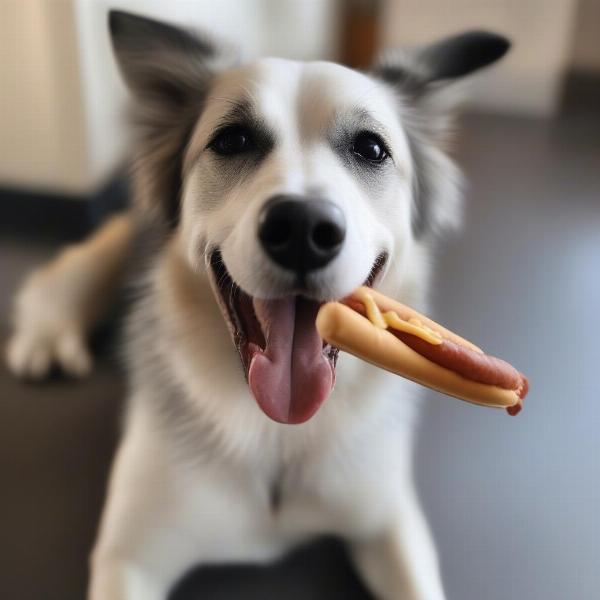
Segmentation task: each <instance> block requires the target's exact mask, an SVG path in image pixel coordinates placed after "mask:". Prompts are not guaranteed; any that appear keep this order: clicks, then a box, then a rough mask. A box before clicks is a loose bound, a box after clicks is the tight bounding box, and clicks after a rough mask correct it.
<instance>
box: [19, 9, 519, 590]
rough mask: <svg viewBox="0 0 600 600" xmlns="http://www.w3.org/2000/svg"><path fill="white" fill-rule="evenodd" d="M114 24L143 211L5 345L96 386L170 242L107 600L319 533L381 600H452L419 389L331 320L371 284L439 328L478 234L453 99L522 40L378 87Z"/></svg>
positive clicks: (131, 359)
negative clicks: (437, 297) (141, 241)
mask: <svg viewBox="0 0 600 600" xmlns="http://www.w3.org/2000/svg"><path fill="white" fill-rule="evenodd" d="M109 22H110V32H111V37H112V43H113V47H114V51H115V55H116V58H117V61H118V64H119V67H120V70H121V72H122V74H123V76H124V79H125V81H126V82H127V84H128V86H129V89H130V90H131V93H132V96H133V99H134V104H133V107H134V108H133V116H134V119H135V121H136V123H137V127H138V134H139V135H138V138H137V142H136V145H135V156H134V171H133V182H134V207H133V208H132V209H131V211H130V212H128V213H125V214H122V215H119V216H117V217H115V218H113V219H112V220H111V221H110V222H108V223H107V224H106V225H104V226H103V227H102V228H101V229H100V231H99V232H97V233H96V234H95V235H94V236H93V237H92V238H91V239H89V240H87V241H85V242H83V243H81V244H79V245H78V246H75V247H73V248H71V249H69V250H67V251H66V252H64V253H63V254H62V255H61V256H59V258H58V259H56V260H55V261H54V263H52V264H51V265H50V266H48V267H45V268H43V269H42V270H41V271H38V272H37V273H35V274H34V275H32V276H31V277H30V279H29V280H28V281H27V282H26V283H25V285H24V287H23V288H22V290H21V291H20V293H19V295H18V297H17V300H16V311H15V332H14V335H13V337H12V339H11V341H10V343H9V347H8V362H9V364H10V366H11V368H12V370H13V371H14V372H16V373H17V374H20V375H22V376H30V377H43V376H44V375H45V374H46V373H47V372H48V370H49V368H50V367H51V366H52V365H53V364H58V365H60V366H61V367H62V368H63V369H64V370H65V371H67V372H68V373H71V374H74V375H84V374H86V373H87V372H89V370H90V368H91V362H92V358H91V355H90V353H89V350H88V348H87V341H86V340H87V337H88V335H89V332H90V330H91V329H92V328H93V327H94V326H95V325H96V324H97V323H98V322H99V321H100V320H101V318H102V316H103V315H104V314H105V313H106V312H107V310H108V308H109V307H110V306H111V303H112V299H113V298H114V295H115V290H116V289H117V288H118V285H119V281H120V280H121V279H122V276H123V275H122V273H123V270H124V265H125V263H126V257H127V256H128V254H130V253H131V251H132V250H131V249H132V246H133V241H132V240H133V239H134V237H135V235H136V233H135V231H136V228H137V226H136V225H135V224H136V223H146V224H147V223H150V224H151V225H149V226H148V229H151V230H153V231H155V232H156V231H158V232H159V233H157V234H156V233H155V234H154V235H155V239H157V240H158V242H156V243H155V246H156V249H155V251H154V252H152V253H151V254H152V256H151V258H150V259H149V261H148V262H149V264H148V267H147V269H146V270H145V271H144V274H143V275H140V276H139V278H138V279H139V281H138V282H137V284H136V296H137V300H136V302H135V304H134V306H133V308H132V309H131V313H130V315H129V316H128V318H127V325H126V333H125V340H126V341H125V347H126V349H125V356H126V364H127V368H128V373H129V381H130V390H131V393H130V398H129V402H128V408H127V414H126V418H125V423H124V433H123V437H122V441H121V443H120V447H119V449H118V452H117V455H116V458H115V462H114V466H113V470H112V475H111V478H110V484H109V492H108V499H107V502H106V506H105V509H104V513H103V517H102V521H101V526H100V530H99V536H98V539H97V542H96V545H95V549H94V551H93V556H92V559H91V582H90V588H89V596H88V598H89V600H164V599H165V598H166V597H167V595H168V593H169V590H170V589H171V588H172V587H173V585H174V583H175V582H176V581H177V580H178V579H179V578H180V577H181V576H182V575H183V574H184V573H185V572H186V571H188V569H190V568H191V567H193V566H195V565H198V564H205V565H208V564H214V563H226V562H255V563H256V562H259V563H260V562H265V561H271V560H273V559H275V558H277V557H278V556H281V555H282V554H283V553H285V552H286V551H288V550H289V549H290V548H292V547H293V546H295V545H297V544H299V543H302V542H304V541H306V540H308V539H310V538H312V537H314V536H317V535H320V534H333V535H337V536H340V537H341V538H342V539H343V540H345V542H346V543H347V546H348V549H349V554H350V556H351V557H352V560H353V561H354V564H355V565H356V568H357V570H358V572H359V574H360V575H361V577H362V579H363V580H364V582H365V584H366V585H367V586H368V588H369V589H370V590H371V592H372V594H373V595H374V597H376V598H380V599H386V600H400V599H402V600H442V599H443V598H444V597H445V595H444V590H443V585H442V581H441V576H440V570H439V566H438V560H437V557H436V552H435V548H434V543H433V541H432V536H431V534H430V531H429V528H428V526H427V524H426V520H425V518H424V516H423V513H422V511H421V509H420V507H419V504H418V500H417V496H416V493H415V488H414V482H413V475H412V451H413V442H414V434H415V424H416V419H417V415H418V407H419V394H418V390H417V389H416V388H415V386H414V385H413V384H411V383H407V382H404V381H403V380H400V379H399V378H398V377H395V376H393V375H391V374H388V373H385V372H383V371H381V370H378V369H376V368H374V367H372V366H370V365H368V364H366V363H364V362H361V361H359V360H357V359H355V358H353V357H351V356H348V355H342V356H338V352H337V350H336V349H335V348H331V347H329V346H327V345H324V343H323V342H322V340H321V339H320V338H319V336H318V334H317V332H316V329H315V325H314V320H315V316H316V313H317V311H318V308H319V306H320V304H321V303H323V302H324V301H327V300H331V299H339V298H342V297H344V296H346V295H347V294H349V293H350V292H351V291H352V290H353V289H355V288H356V287H358V286H360V285H362V284H367V285H371V286H374V287H376V288H378V289H381V290H382V291H383V292H384V293H386V294H388V295H390V296H392V297H394V298H398V299H400V300H401V301H403V302H406V303H408V304H410V305H412V306H415V307H417V308H419V309H421V310H423V309H425V308H426V299H427V292H428V288H429V280H430V277H431V262H432V260H431V258H432V249H433V248H434V247H435V243H436V241H437V240H438V239H439V238H440V233H442V232H444V231H446V230H449V229H452V228H456V227H457V226H458V225H459V223H460V215H461V210H460V181H461V179H460V175H459V171H458V170H457V168H456V167H455V166H454V164H453V162H452V160H451V159H450V158H449V156H448V153H447V137H448V133H449V131H450V129H451V125H452V116H453V113H454V109H455V107H456V103H457V94H456V88H457V85H458V82H459V81H460V80H461V79H462V78H463V77H464V76H466V75H469V74H470V73H472V72H473V71H475V70H477V69H479V68H482V67H485V66H487V65H489V64H491V63H493V62H495V61H496V60H497V59H499V58H500V57H501V56H502V55H503V54H504V53H505V52H506V50H507V49H508V45H509V44H508V42H507V40H506V39H505V38H503V37H501V36H498V35H495V34H492V33H488V32H482V31H473V32H467V33H464V34H460V35H456V36H453V37H450V38H447V39H444V40H442V41H441V42H438V43H435V44H433V45H431V46H427V47H425V48H420V49H415V50H412V51H410V52H395V53H390V54H388V55H387V56H385V57H384V58H383V59H382V60H381V61H380V62H378V63H377V64H376V65H375V66H374V67H373V69H372V70H371V71H369V72H367V73H360V72H357V71H354V70H351V69H348V68H345V67H343V66H339V65H336V64H333V63H328V62H311V63H300V62H293V61H288V60H279V59H271V58H269V59H261V60H258V61H256V62H252V63H250V64H242V65H240V64H237V63H236V59H235V57H234V54H233V53H232V52H231V51H230V50H229V49H226V48H225V47H224V46H222V45H219V44H217V43H215V42H214V41H210V40H208V39H207V38H202V37H198V36H197V35H196V34H194V33H192V32H190V31H187V30H183V29H180V28H178V27H175V26H173V25H170V24H166V23H162V22H158V21H154V20H150V19H147V18H144V17H141V16H136V15H132V14H129V13H123V12H119V11H113V12H111V13H110V17H109ZM224 48H225V49H224Z"/></svg>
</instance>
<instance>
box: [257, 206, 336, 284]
mask: <svg viewBox="0 0 600 600" xmlns="http://www.w3.org/2000/svg"><path fill="white" fill-rule="evenodd" d="M345 236H346V220H345V218H344V213H343V212H342V210H341V209H340V208H339V207H338V206H336V205H335V204H333V202H329V201H327V200H311V199H306V198H302V197H299V196H288V195H279V196H275V197H273V198H271V199H270V200H269V201H268V202H267V203H266V204H265V206H264V207H263V209H262V211H261V213H260V217H259V226H258V237H259V239H260V241H261V244H262V246H263V248H264V249H265V251H266V252H267V254H268V255H269V256H270V257H271V258H272V259H273V260H274V261H275V262H276V263H277V264H279V265H281V266H282V267H284V268H285V269H289V270H291V271H294V272H296V273H305V272H307V271H312V270H314V269H318V268H319V267H323V266H325V265H326V264H327V263H329V262H330V261H331V260H333V259H334V258H335V257H336V256H337V255H338V253H339V251H340V250H341V248H342V244H343V242H344V237H345Z"/></svg>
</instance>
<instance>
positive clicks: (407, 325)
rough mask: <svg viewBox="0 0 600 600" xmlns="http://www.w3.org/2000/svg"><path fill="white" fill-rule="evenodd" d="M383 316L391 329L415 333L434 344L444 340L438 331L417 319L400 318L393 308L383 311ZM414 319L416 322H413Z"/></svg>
mask: <svg viewBox="0 0 600 600" xmlns="http://www.w3.org/2000/svg"><path fill="white" fill-rule="evenodd" d="M383 318H384V319H385V321H386V323H387V324H388V325H389V326H390V327H391V328H392V329H395V330H396V331H403V332H405V333H411V334H412V335H416V336H417V337H420V338H421V339H422V340H424V341H426V342H429V343H430V344H433V345H434V346H439V345H440V344H441V343H442V342H443V341H444V340H443V339H442V336H441V335H440V334H439V333H437V332H436V331H433V329H430V328H429V327H427V326H426V325H423V324H421V322H420V321H419V320H418V319H411V320H410V321H405V320H404V319H401V318H400V317H399V316H398V315H397V314H396V313H395V312H394V311H393V310H390V311H389V312H386V313H384V314H383ZM415 321H417V322H416V323H415Z"/></svg>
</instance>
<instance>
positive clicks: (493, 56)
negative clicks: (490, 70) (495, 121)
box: [373, 31, 510, 96]
mask: <svg viewBox="0 0 600 600" xmlns="http://www.w3.org/2000/svg"><path fill="white" fill-rule="evenodd" d="M509 48H510V42H509V41H508V40H507V39H506V38H505V37H503V36H501V35H498V34H496V33H491V32H487V31H467V32H465V33H461V34H459V35H455V36H452V37H449V38H445V39H443V40H441V41H439V42H437V43H435V44H432V45H430V46H425V47H424V48H419V49H417V50H413V51H410V52H401V53H391V54H388V55H384V56H383V57H382V59H381V60H380V61H379V62H378V63H377V64H376V65H375V68H374V69H373V74H374V75H375V76H377V77H380V78H381V79H383V80H385V81H387V82H388V83H391V84H393V85H396V86H399V87H400V88H401V90H402V91H403V92H404V93H406V94H411V95H416V96H419V95H422V94H425V93H427V92H428V91H430V90H432V89H433V88H437V87H439V86H440V85H443V84H445V83H451V82H453V81H456V80H457V79H459V78H461V77H464V76H465V75H470V74H471V73H473V72H474V71H477V70H479V69H481V68H483V67H487V66H488V65H491V64H492V63H494V62H496V61H497V60H498V59H500V58H502V57H503V56H504V55H505V54H506V52H507V51H508V49H509Z"/></svg>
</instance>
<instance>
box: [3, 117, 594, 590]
mask: <svg viewBox="0 0 600 600" xmlns="http://www.w3.org/2000/svg"><path fill="white" fill-rule="evenodd" d="M464 125H465V133H464V135H463V138H462V140H463V141H462V142H461V144H460V146H459V149H458V155H459V158H460V162H461V163H462V164H463V165H464V166H465V167H466V170H467V173H468V176H469V179H470V181H471V186H470V189H469V192H468V197H469V207H468V211H467V215H468V224H467V227H466V228H465V230H464V232H463V233H462V234H461V235H460V236H458V237H456V238H454V239H453V240H451V241H449V242H448V243H447V244H446V245H444V247H443V251H440V253H439V258H438V265H437V276H436V280H435V303H434V304H435V311H434V315H435V317H436V318H438V320H440V321H442V322H443V323H446V324H447V325H449V326H450V327H452V328H454V329H456V330H457V331H459V332H461V333H462V334H464V335H465V336H466V337H470V338H472V339H473V340H474V341H476V342H477V343H478V344H479V345H481V346H483V347H484V348H485V349H486V350H487V351H489V352H491V353H495V354H497V355H500V356H503V357H506V358H508V359H509V360H511V361H512V362H514V363H515V364H516V365H517V366H518V367H519V368H521V369H522V370H523V371H524V372H525V373H527V374H528V375H529V376H530V381H531V393H530V396H529V398H528V401H527V405H526V408H525V410H524V411H523V412H522V413H521V415H519V416H518V417H516V418H510V417H508V416H507V415H505V414H504V413H501V412H496V411H492V410H488V409H482V408H478V407H473V406H468V405H466V404H463V403H459V402H456V401H453V400H450V399H447V398H444V397H441V396H434V395H433V394H432V395H431V398H430V399H429V401H428V403H427V408H426V411H425V417H424V419H423V424H422V435H421V438H420V444H419V451H418V453H417V463H418V469H417V473H418V478H419V487H420V490H421V495H422V498H423V502H424V504H425V506H426V509H427V512H428V515H429V517H430V520H431V523H432V527H433V530H434V533H435V536H436V538H437V540H438V544H439V548H440V554H441V560H442V566H443V571H444V576H445V580H446V585H447V589H448V594H449V598H450V600H482V599H483V598H485V599H486V600H500V599H502V600H505V599H506V598H519V599H527V600H566V599H569V600H591V599H593V598H598V597H600V569H599V565H600V517H599V513H598V507H599V506H600V452H599V451H600V433H599V432H600V404H599V402H598V401H599V400H600V383H598V381H599V380H598V379H597V373H596V369H598V367H599V364H600V361H599V358H600V352H599V351H598V349H597V344H598V343H599V342H598V335H600V333H599V332H600V315H599V308H600V276H599V275H600V274H599V271H600V269H599V266H600V127H599V126H598V123H592V122H591V121H589V120H585V119H570V120H568V121H566V120H563V121H561V122H558V123H553V124H548V123H543V122H539V121H533V120H526V119H514V118H502V117H477V116H472V117H470V118H468V119H466V120H465V123H464ZM55 247H56V244H54V243H52V242H48V241H47V242H44V243H40V242H39V241H36V240H35V239H33V238H32V239H29V238H24V237H23V236H17V235H15V234H8V233H3V234H2V235H1V236H0V273H1V283H2V287H1V290H0V315H2V317H0V339H4V337H5V335H6V331H7V321H6V317H7V309H8V299H9V297H10V294H11V292H12V290H13V289H14V287H15V285H16V284H17V282H18V280H19V279H20V278H21V276H22V274H23V273H24V272H26V271H27V270H28V269H29V268H31V266H33V265H34V264H36V263H38V262H40V261H42V260H45V259H46V258H47V257H48V256H49V254H51V252H52V251H53V249H54V248H55ZM122 395H123V384H122V379H121V377H120V375H119V372H118V369H117V367H116V365H115V363H114V361H112V360H111V358H110V353H107V352H106V351H105V352H104V354H103V356H102V358H101V359H100V360H99V365H98V369H97V371H96V372H95V374H94V376H93V377H92V378H91V379H90V380H88V381H86V382H78V383H71V382H67V381H64V380H62V379H60V378H56V379H54V380H53V381H52V382H51V383H49V384H46V385H44V386H33V385H26V384H22V383H18V382H16V381H14V380H13V379H12V378H10V377H9V376H8V374H7V373H6V371H5V370H4V367H3V366H1V367H0V411H1V416H0V445H1V448H0V476H1V479H0V480H1V481H2V482H3V487H2V491H1V493H0V531H2V538H3V542H4V543H3V545H2V548H1V549H0V581H1V582H2V584H1V585H2V590H1V594H2V596H3V597H7V598H19V599H20V600H34V599H35V600H39V599H40V598H44V600H54V599H56V600H59V599H60V600H77V599H81V598H82V597H83V589H84V586H85V580H86V561H87V554H88V551H89V546H90V544H91V541H92V538H93V535H94V530H95V527H96V521H97V515H98V511H99V508H100V504H101V499H102V494H103V488H104V484H105V478H106V473H107V468H108V464H109V460H110V456H111V454H112V451H113V448H114V443H115V439H116V435H117V429H118V411H119V406H120V402H121V398H122ZM284 594H285V596H286V597H287V598H289V599H290V600H291V599H295V598H311V599H317V598H327V599H328V600H332V599H335V598H340V599H341V598H345V599H352V598H356V599H357V600H358V599H365V598H366V597H367V596H366V594H365V593H364V591H362V590H361V588H360V586H359V584H358V582H357V581H356V579H355V578H354V576H353V575H352V572H351V571H350V568H349V566H348V563H347V560H346V558H345V556H344V554H343V552H342V551H341V550H340V548H339V547H338V546H337V545H336V544H334V543H330V542H326V543H324V544H319V545H317V546H312V547H310V548H308V549H306V550H304V551H302V552H300V553H299V554H297V555H295V556H294V557H292V558H291V559H289V560H287V561H286V562H284V563H283V564H281V565H279V566H278V567H276V568H270V569H236V570H213V571H210V572H208V573H200V574H198V575H196V576H195V577H194V578H193V579H191V580H189V581H188V582H187V583H185V584H184V585H183V586H182V588H181V589H180V591H179V593H178V598H180V599H183V598H197V597H200V596H202V597H210V598H236V599H237V598H247V597H248V598H280V597H283V595H284Z"/></svg>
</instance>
